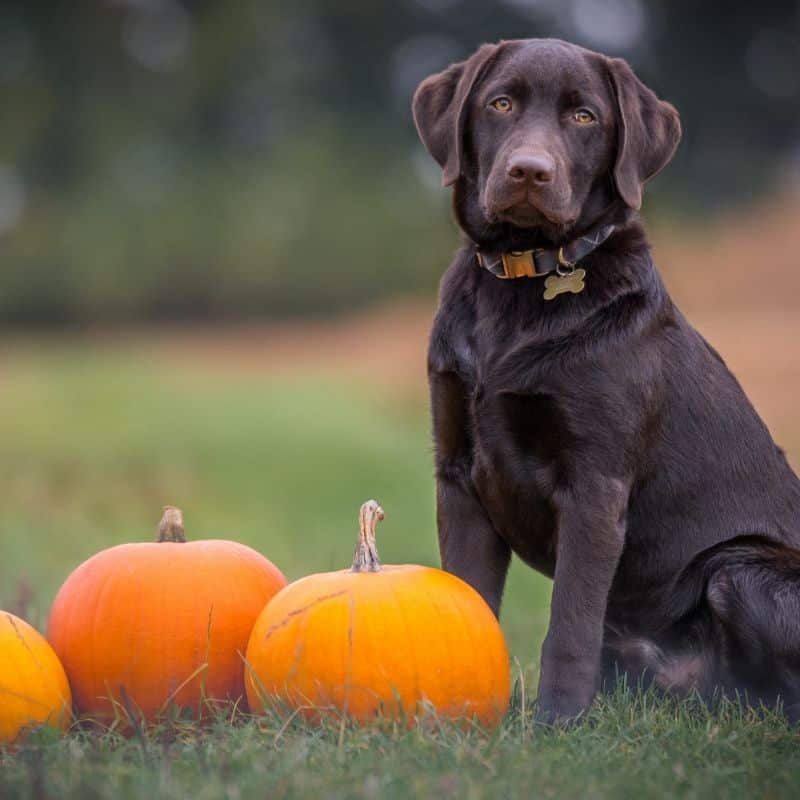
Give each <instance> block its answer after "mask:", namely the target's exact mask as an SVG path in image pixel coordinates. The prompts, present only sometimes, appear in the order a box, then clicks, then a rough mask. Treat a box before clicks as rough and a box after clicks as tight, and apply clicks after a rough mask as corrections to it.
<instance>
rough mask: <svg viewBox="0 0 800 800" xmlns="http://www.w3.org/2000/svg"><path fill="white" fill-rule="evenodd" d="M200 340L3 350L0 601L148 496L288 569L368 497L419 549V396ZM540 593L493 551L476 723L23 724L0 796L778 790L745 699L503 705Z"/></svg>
mask: <svg viewBox="0 0 800 800" xmlns="http://www.w3.org/2000/svg"><path fill="white" fill-rule="evenodd" d="M328 346H331V345H330V343H328ZM320 347H321V348H323V347H324V343H320ZM187 352H190V351H187ZM165 354H166V355H165ZM223 355H224V353H223ZM347 355H348V354H347V353H345V354H344V356H347ZM218 356H219V353H217V355H216V356H215V358H217V360H218V365H219V368H212V367H210V366H209V362H208V361H207V360H204V359H203V358H201V357H196V358H195V357H191V358H190V357H188V356H187V355H186V354H185V353H184V354H180V353H178V355H176V353H175V352H173V351H169V349H168V348H167V347H166V345H165V343H164V342H162V341H161V340H160V338H159V337H157V336H156V337H153V336H150V337H147V338H146V339H143V340H141V341H138V342H136V343H134V344H131V343H129V342H125V341H123V342H116V343H113V344H105V343H98V342H97V341H96V340H85V339H79V340H75V341H71V342H70V341H65V342H61V343H58V344H55V343H53V342H51V341H47V340H45V341H40V342H24V343H12V344H11V345H10V346H9V347H7V348H6V349H5V352H4V354H3V358H2V361H0V381H1V382H2V387H3V388H2V394H1V395H0V441H1V442H2V449H1V450H0V486H2V504H0V608H5V609H8V610H12V611H21V612H23V613H24V615H25V616H26V617H27V618H28V619H29V620H30V621H31V622H33V623H34V624H36V625H37V626H39V627H40V628H41V629H43V628H44V626H45V622H46V617H47V610H48V607H49V603H50V602H51V600H52V598H53V595H54V593H55V591H56V590H57V588H58V586H59V585H60V583H61V581H62V580H63V579H64V578H65V577H66V575H67V574H68V572H69V570H71V569H72V568H73V567H75V566H77V565H78V564H79V563H80V562H81V561H82V560H83V559H85V558H86V557H88V556H89V555H91V554H92V553H94V552H96V551H97V550H98V549H100V548H103V547H107V546H109V545H112V544H116V543H119V542H124V541H136V540H145V539H149V538H154V537H155V531H156V524H157V521H158V519H159V516H160V511H161V507H162V506H163V505H165V504H167V503H171V504H175V505H179V506H181V507H182V508H183V510H184V513H185V517H186V525H187V535H188V536H189V537H190V538H204V537H227V538H233V539H237V540H239V541H242V542H245V543H247V544H249V545H251V546H253V547H255V548H257V549H258V550H260V551H261V552H263V553H265V554H266V555H268V556H269V557H270V558H271V559H272V560H274V561H275V562H276V563H277V564H278V565H279V566H280V567H281V568H282V569H283V570H284V572H285V573H286V574H287V576H288V577H289V578H297V577H300V576H301V575H304V574H307V573H309V572H314V571H319V570H328V569H334V568H339V567H343V566H346V565H347V564H349V562H350V559H351V557H352V550H353V546H354V542H355V535H356V514H357V511H358V507H359V504H360V503H361V502H362V501H363V500H365V499H367V498H369V497H376V498H377V499H378V500H380V502H381V503H382V505H383V506H384V508H385V509H386V513H387V518H386V521H385V522H384V523H383V525H382V526H381V528H380V529H379V547H380V550H381V554H382V557H383V560H384V561H385V562H419V563H427V564H436V563H437V551H436V544H435V528H434V515H433V482H432V475H431V459H430V438H429V433H428V421H427V412H426V407H425V400H424V394H423V392H422V391H418V390H417V389H418V388H419V387H415V388H413V389H412V390H405V389H401V388H398V385H397V384H394V383H392V381H391V375H392V371H393V368H394V366H395V365H393V364H392V362H391V360H389V362H388V363H387V364H386V365H385V372H386V374H387V379H386V380H381V381H378V382H377V383H376V382H375V381H374V380H371V379H370V376H369V374H368V371H367V373H365V372H361V373H359V372H357V371H356V372H344V371H342V370H339V369H337V368H336V363H335V359H331V361H330V366H329V368H327V369H323V368H320V369H319V370H308V369H295V370H292V369H275V368H273V366H269V368H267V367H266V366H265V367H264V368H260V369H252V368H250V367H251V365H250V364H248V365H242V364H239V363H238V361H237V359H236V358H234V357H233V356H231V357H230V358H228V357H224V358H222V359H219V358H218ZM250 360H251V361H254V362H255V363H259V358H258V357H257V356H256V357H253V356H252V354H251V356H250ZM398 361H399V360H398ZM268 362H269V358H268V354H265V356H264V364H268ZM400 366H401V365H400V364H399V363H398V365H397V368H398V370H400ZM421 373H422V367H421V366H420V375H419V382H420V383H421V381H422V380H423V378H422V375H421ZM548 596H549V582H548V581H546V580H545V579H543V578H541V577H539V576H537V575H535V574H534V573H532V572H531V571H530V570H527V569H525V568H524V567H521V566H520V565H519V564H515V565H514V567H513V568H512V574H511V577H510V583H509V589H508V593H507V596H506V601H505V604H504V610H503V619H502V623H503V628H504V630H505V632H506V635H507V638H508V641H509V646H510V649H511V652H512V656H513V659H514V674H515V678H516V680H517V689H516V691H515V699H514V703H513V708H512V711H511V713H510V714H509V717H508V719H507V720H506V722H505V724H504V725H503V726H502V727H501V729H500V730H499V731H497V732H495V733H493V734H491V735H489V734H486V733H484V732H482V731H479V730H470V731H462V730H460V729H457V728H454V727H452V726H448V725H445V724H439V723H436V722H435V721H429V723H428V724H425V725H423V726H420V727H419V728H418V729H416V730H414V731H407V730H405V729H399V728H398V729H392V728H377V727H376V728H375V729H371V730H366V731H358V730H351V729H348V728H344V729H342V728H340V727H339V726H334V727H331V728H321V729H318V728H311V727H308V726H306V725H303V724H301V723H299V722H298V721H296V720H291V719H288V718H286V717H285V716H280V715H273V716H267V717H261V718H247V717H245V716H243V715H241V714H237V715H235V716H236V719H235V722H234V724H233V725H230V724H229V723H228V722H227V721H226V720H222V719H220V720H217V721H216V722H213V723H211V724H209V725H207V726H204V727H199V726H192V725H187V724H174V725H169V726H165V727H163V728H159V729H154V730H151V731H148V732H145V733H143V734H142V736H140V737H133V738H132V739H128V740H124V739H121V738H119V737H118V736H117V735H116V734H113V733H112V734H108V733H106V734H101V733H97V732H93V731H88V730H76V731H74V732H72V733H70V734H69V735H68V736H67V737H66V738H65V739H58V738H54V737H53V736H52V735H50V734H49V733H48V732H43V733H42V734H41V735H40V736H39V737H38V738H37V739H35V740H34V741H33V742H31V743H30V744H28V745H26V746H25V747H23V748H21V749H20V750H18V751H15V752H12V751H10V750H2V749H0V797H2V798H5V797H32V798H33V797H35V798H42V797H53V798H65V797H76V798H92V797H98V798H101V797H114V798H125V797H139V796H147V797H158V798H172V797H174V798H183V797H189V796H191V797H194V798H197V799H198V800H199V799H200V798H206V797H207V798H217V797H230V798H250V797H300V796H308V795H316V796H319V797H324V798H329V797H330V798H338V797H382V798H383V797H398V798H407V797H413V796H437V797H438V796H441V797H456V798H472V797H475V798H479V797H492V798H494V797H515V796H519V797H531V796H536V797H538V796H542V797H576V798H584V797H637V798H638V797H675V796H678V797H703V798H711V797H728V796H737V797H738V796H741V795H745V794H750V795H751V796H757V797H767V796H768V797H796V796H797V795H798V790H799V789H800V746H799V745H800V740H798V737H797V735H796V734H795V733H794V732H793V731H791V730H790V729H788V728H787V727H786V725H785V724H784V723H783V721H782V720H781V719H780V718H777V717H775V716H771V715H768V714H762V715H759V714H756V713H754V712H749V711H742V710H741V709H739V708H737V707H736V706H733V705H722V706H720V707H717V708H714V709H710V710H709V709H704V708H701V707H700V706H699V705H698V704H697V703H694V702H688V703H676V702H673V701H667V700H663V699H659V698H657V697H654V696H652V695H651V694H642V693H638V692H635V691H620V692H618V693H617V694H615V695H614V696H613V697H602V698H600V699H599V701H598V703H597V704H596V707H595V708H594V709H593V711H592V713H591V715H590V717H589V718H588V719H587V721H586V722H585V724H583V725H582V726H579V727H577V728H573V729H567V730H548V729H543V728H540V727H537V726H535V725H534V724H533V722H532V721H531V716H530V714H529V713H523V711H524V710H526V709H527V710H529V709H528V706H529V703H530V699H531V696H532V695H533V694H535V686H536V679H537V674H538V655H539V646H540V643H541V640H542V637H543V635H544V631H545V628H546V624H547V615H548V612H547V602H548Z"/></svg>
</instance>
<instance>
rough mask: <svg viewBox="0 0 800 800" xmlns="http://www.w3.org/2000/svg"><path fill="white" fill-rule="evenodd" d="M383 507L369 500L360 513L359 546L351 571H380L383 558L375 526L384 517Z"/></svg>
mask: <svg viewBox="0 0 800 800" xmlns="http://www.w3.org/2000/svg"><path fill="white" fill-rule="evenodd" d="M383 517H384V514H383V509H382V508H381V507H380V506H379V505H378V504H377V503H376V502H375V501H374V500H367V502H366V503H364V505H363V506H361V511H360V512H359V514H358V527H359V533H358V547H356V554H355V556H354V557H353V566H352V568H351V570H350V571H351V572H379V571H380V569H381V560H380V559H379V558H378V548H377V547H376V546H375V528H376V527H377V525H378V523H379V522H380V521H381V520H382V519H383Z"/></svg>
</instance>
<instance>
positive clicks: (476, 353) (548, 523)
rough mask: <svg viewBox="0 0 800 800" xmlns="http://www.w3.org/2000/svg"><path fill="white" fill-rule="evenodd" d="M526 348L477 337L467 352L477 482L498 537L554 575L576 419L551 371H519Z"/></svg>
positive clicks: (530, 367)
mask: <svg viewBox="0 0 800 800" xmlns="http://www.w3.org/2000/svg"><path fill="white" fill-rule="evenodd" d="M522 344H523V342H521V341H520V340H518V339H517V338H515V337H513V336H509V338H508V339H506V340H505V342H503V341H502V340H500V341H498V340H497V338H496V337H486V338H485V339H482V338H481V337H480V336H475V337H472V339H471V342H470V346H469V347H463V348H461V354H462V355H461V358H462V359H464V360H463V361H462V363H461V364H460V372H461V374H462V376H464V381H465V388H466V390H467V399H468V415H467V418H468V424H469V428H470V431H469V432H470V438H471V441H472V445H473V447H472V468H471V478H472V482H473V485H474V487H475V491H476V492H477V494H478V496H479V497H480V499H481V502H482V504H483V506H484V508H485V509H486V511H487V512H488V514H489V516H490V518H491V520H492V523H493V525H494V527H495V529H496V530H497V531H498V533H500V535H501V536H503V537H504V538H505V539H506V540H507V541H508V542H509V544H510V545H511V547H512V549H513V550H514V551H515V552H516V553H517V554H518V555H519V556H520V557H521V558H522V559H523V560H525V561H526V562H528V563H529V564H530V565H531V566H533V567H535V568H536V569H539V570H540V571H542V572H544V573H546V574H552V571H553V569H554V565H555V530H556V525H555V515H554V511H553V507H552V504H551V497H552V494H553V491H554V489H555V486H556V481H557V477H558V472H559V469H560V464H561V462H562V459H563V456H564V451H565V446H566V445H567V444H568V442H569V428H570V425H569V420H568V414H569V411H568V409H567V408H565V407H564V403H563V401H562V399H561V398H560V397H559V393H558V392H557V391H554V390H553V389H554V387H553V386H552V385H551V384H550V382H549V381H548V380H547V378H546V377H545V375H546V374H547V372H548V371H547V370H546V369H545V368H544V365H542V364H538V365H537V364H535V363H532V362H525V359H523V364H524V368H523V369H519V368H518V366H515V365H514V364H513V363H512V361H511V359H513V354H514V353H515V351H516V348H518V347H519V346H522ZM465 356H468V357H469V361H467V360H466V359H465V358H464V357H465Z"/></svg>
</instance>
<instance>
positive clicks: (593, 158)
mask: <svg viewBox="0 0 800 800" xmlns="http://www.w3.org/2000/svg"><path fill="white" fill-rule="evenodd" d="M413 112H414V121H415V123H416V126H417V130H418V131H419V135H420V138H421V139H422V142H423V143H424V145H425V146H426V147H427V149H428V151H429V152H430V154H431V155H432V156H433V157H434V158H435V159H436V161H437V162H438V163H439V164H440V166H441V167H442V170H443V178H442V179H443V183H444V185H445V186H449V185H451V184H455V190H456V195H455V203H456V211H457V214H458V217H459V221H460V223H461V225H462V227H464V229H465V230H466V232H467V233H468V234H469V235H470V236H471V237H472V238H473V239H474V240H475V241H477V242H479V243H480V242H487V241H493V240H497V239H498V238H501V237H504V236H506V237H507V236H508V235H511V237H512V239H514V240H516V241H519V240H520V237H523V238H524V237H525V235H526V234H527V235H528V236H533V237H534V238H536V239H541V238H542V237H544V238H546V239H547V240H550V241H559V240H562V239H564V238H565V237H567V236H568V235H569V233H570V231H572V230H573V229H574V228H575V227H576V226H578V227H582V228H585V227H587V226H589V225H591V224H592V223H593V222H595V221H597V219H598V218H599V217H600V216H601V215H602V214H606V213H607V212H608V210H609V208H610V207H614V206H615V205H616V206H617V207H619V208H622V207H629V208H633V209H638V208H639V207H640V205H641V202H642V188H643V185H644V183H645V181H647V180H648V179H649V178H651V177H653V175H655V174H656V173H657V172H659V171H660V170H661V169H662V168H663V167H664V166H665V165H666V164H667V163H668V162H669V160H670V159H671V158H672V154H673V153H674V152H675V148H676V147H677V145H678V142H679V140H680V135H681V129H680V121H679V117H678V113H677V111H676V110H675V109H674V108H673V107H672V106H671V105H670V104H669V103H665V102H664V101H662V100H659V99H658V98H657V97H656V95H655V94H654V93H653V92H652V91H651V90H650V89H648V88H647V87H646V86H645V85H644V84H643V83H642V82H641V81H640V80H639V79H638V78H637V77H636V76H635V75H634V74H633V72H632V70H631V68H630V67H629V66H628V64H627V63H626V62H625V61H623V60H621V59H616V58H607V57H606V56H603V55H601V54H599V53H594V52H592V51H590V50H586V49H584V48H582V47H578V46H577V45H573V44H569V43H567V42H562V41H559V40H556V39H526V40H518V41H507V42H500V43H499V44H487V45H483V46H482V47H481V48H480V49H479V50H478V51H477V52H476V53H475V54H474V55H472V56H471V57H470V58H469V59H467V60H466V61H463V62H461V63H459V64H453V65H452V66H451V67H449V68H448V69H446V70H445V71H444V72H440V73H438V74H437V75H432V76H431V77H429V78H427V79H426V80H424V81H423V82H422V83H421V84H420V86H419V88H418V89H417V91H416V93H415V95H414V101H413Z"/></svg>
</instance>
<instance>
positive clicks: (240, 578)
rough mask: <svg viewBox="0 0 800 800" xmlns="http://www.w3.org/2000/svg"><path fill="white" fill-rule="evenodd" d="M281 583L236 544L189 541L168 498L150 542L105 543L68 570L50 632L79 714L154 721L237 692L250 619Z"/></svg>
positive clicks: (266, 565) (241, 689)
mask: <svg viewBox="0 0 800 800" xmlns="http://www.w3.org/2000/svg"><path fill="white" fill-rule="evenodd" d="M285 585H286V578H284V576H283V574H282V573H281V572H280V570H279V569H278V568H277V567H276V566H275V565H274V564H272V563H271V562H270V561H268V560H267V559H266V558H264V556H262V555H260V554H259V553H257V552H256V551H255V550H253V549H251V548H249V547H246V546H245V545H243V544H238V543H236V542H230V541H225V540H219V539H209V540H205V541H196V542H187V541H186V538H185V535H184V530H183V517H182V514H181V512H180V510H179V509H176V508H173V507H171V506H168V507H166V508H165V510H164V517H163V519H162V520H161V524H160V526H159V541H158V542H155V543H154V542H149V543H147V542H140V543H134V544H122V545H118V546H117V547H111V548H109V549H107V550H103V551H101V552H99V553H97V554H96V555H94V556H92V557H91V558H90V559H89V560H88V561H85V562H84V563H83V564H81V566H79V567H78V568H77V569H76V570H75V571H74V572H73V573H72V574H71V575H70V576H69V577H68V578H67V580H66V582H65V583H64V585H63V586H62V587H61V589H60V590H59V592H58V595H57V596H56V599H55V601H54V603H53V608H52V610H51V612H50V621H49V625H48V637H49V640H50V642H51V644H52V645H53V648H54V649H55V651H56V653H58V655H59V656H60V657H61V660H62V663H63V664H64V668H65V670H66V672H67V676H68V677H69V680H70V683H71V685H72V691H73V693H74V697H75V705H76V707H77V708H78V710H79V711H80V712H81V713H83V714H88V715H92V716H94V717H97V718H99V719H105V720H108V719H110V718H112V717H113V716H122V717H123V718H124V717H125V715H126V713H128V714H130V713H131V711H133V713H136V711H137V710H138V712H139V713H141V714H142V715H143V716H144V718H145V719H147V720H151V721H152V720H153V719H155V718H157V717H158V715H159V714H160V713H161V712H163V711H165V710H166V709H167V708H168V707H169V706H170V705H171V704H174V705H176V706H179V707H190V708H192V709H194V710H196V711H197V713H198V714H200V713H201V712H202V703H203V700H204V699H209V700H232V701H237V700H239V699H240V698H241V697H242V696H243V693H244V686H243V680H242V654H243V653H244V649H245V647H246V645H247V640H248V637H249V635H250V631H251V629H252V627H253V623H254V622H255V620H256V618H257V616H258V614H259V613H260V612H261V610H262V609H263V608H264V606H265V604H266V603H267V601H268V600H269V599H270V598H271V597H272V596H273V595H274V594H275V593H276V592H277V591H278V590H279V589H281V588H283V587H284V586H285ZM131 704H133V707H134V708H133V709H131V708H130V706H131ZM115 706H116V707H115Z"/></svg>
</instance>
